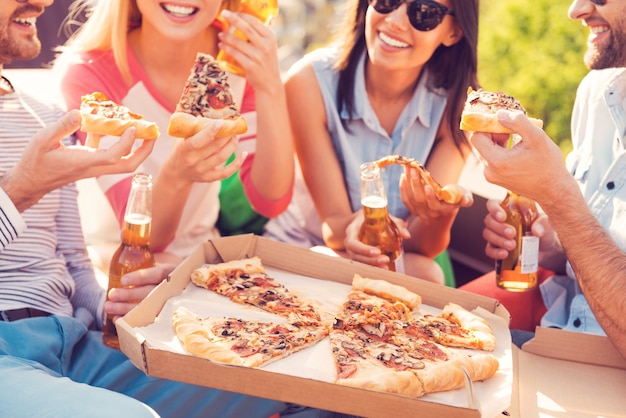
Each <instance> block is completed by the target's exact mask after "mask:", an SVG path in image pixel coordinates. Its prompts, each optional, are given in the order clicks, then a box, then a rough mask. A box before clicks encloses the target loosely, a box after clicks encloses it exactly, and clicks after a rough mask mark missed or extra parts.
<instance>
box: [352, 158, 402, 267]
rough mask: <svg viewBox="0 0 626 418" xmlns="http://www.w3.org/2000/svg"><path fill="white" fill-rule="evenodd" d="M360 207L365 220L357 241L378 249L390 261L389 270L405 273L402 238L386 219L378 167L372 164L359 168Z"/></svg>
mask: <svg viewBox="0 0 626 418" xmlns="http://www.w3.org/2000/svg"><path fill="white" fill-rule="evenodd" d="M361 206H362V210H363V216H364V218H365V219H364V220H363V224H362V225H361V228H360V229H359V235H358V238H359V241H361V242H363V243H364V244H368V245H372V246H375V247H378V248H380V250H381V252H382V254H384V255H386V256H388V257H389V264H388V268H389V270H391V271H397V272H404V265H403V264H402V238H401V237H400V232H399V231H398V227H397V226H396V224H395V223H394V222H393V221H392V220H391V218H390V217H389V211H388V208H387V196H386V194H385V188H384V186H383V181H382V179H381V177H380V167H379V166H378V164H376V163H375V162H369V163H364V164H362V165H361Z"/></svg>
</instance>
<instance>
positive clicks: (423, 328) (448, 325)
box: [412, 303, 496, 351]
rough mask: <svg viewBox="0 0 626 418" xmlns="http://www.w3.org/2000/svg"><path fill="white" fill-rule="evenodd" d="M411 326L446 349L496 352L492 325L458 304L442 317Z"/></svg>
mask: <svg viewBox="0 0 626 418" xmlns="http://www.w3.org/2000/svg"><path fill="white" fill-rule="evenodd" d="M412 325H413V328H412V330H413V332H417V333H419V334H420V335H421V334H423V333H425V334H427V335H428V336H429V337H430V338H432V339H433V340H434V341H436V342H438V343H439V344H442V345H445V346H447V347H460V348H470V349H474V350H484V351H493V350H494V348H495V346H496V337H495V334H494V333H493V330H492V328H491V326H490V325H489V323H488V322H487V321H485V319H484V318H482V317H480V316H478V315H476V314H474V313H472V312H470V311H468V310H466V309H465V308H463V307H462V306H460V305H457V304H455V303H449V304H447V305H446V306H445V307H444V308H443V310H442V312H441V314H440V315H425V316H422V317H420V318H418V319H417V320H416V321H414V323H413V324H412ZM418 330H419V331H418Z"/></svg>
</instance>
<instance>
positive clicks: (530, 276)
mask: <svg viewBox="0 0 626 418" xmlns="http://www.w3.org/2000/svg"><path fill="white" fill-rule="evenodd" d="M500 206H501V207H502V208H503V209H504V210H505V211H506V223H508V224H509V225H512V226H513V227H514V228H515V230H516V238H517V246H516V247H515V249H514V250H512V251H509V255H508V256H507V257H506V258H505V259H504V260H496V283H497V285H498V287H501V288H503V289H506V290H511V291H514V292H520V291H525V290H530V289H532V288H534V287H535V286H537V269H538V262H539V238H538V237H536V236H534V235H533V234H532V232H531V226H532V224H533V222H534V221H535V219H537V216H538V214H539V213H538V211H537V205H536V204H535V202H534V201H533V200H531V199H527V198H525V197H523V196H520V195H518V194H515V193H513V192H511V191H509V192H507V195H506V197H505V198H504V200H503V201H502V202H501V203H500Z"/></svg>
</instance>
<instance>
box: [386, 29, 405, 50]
mask: <svg viewBox="0 0 626 418" xmlns="http://www.w3.org/2000/svg"><path fill="white" fill-rule="evenodd" d="M378 38H379V39H380V40H381V41H383V43H385V44H387V45H389V46H392V47H394V48H408V47H409V46H410V45H409V44H407V43H406V42H402V41H399V40H397V39H394V38H392V37H390V36H388V35H385V34H384V33H382V32H379V33H378Z"/></svg>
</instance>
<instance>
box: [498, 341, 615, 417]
mask: <svg viewBox="0 0 626 418" xmlns="http://www.w3.org/2000/svg"><path fill="white" fill-rule="evenodd" d="M581 351H582V350H581ZM513 363H514V365H515V373H514V375H515V376H516V378H515V380H514V384H513V387H514V391H513V397H512V399H511V408H509V409H508V410H507V412H508V413H509V415H510V417H512V418H534V417H541V418H550V417H553V418H591V417H624V416H626V396H625V395H626V392H625V391H624V388H626V370H623V369H619V368H612V367H603V366H597V365H591V364H582V363H579V362H573V361H566V360H558V359H555V358H550V357H543V356H540V355H536V354H532V353H529V352H526V351H525V346H524V347H523V349H522V350H519V349H517V348H516V347H514V349H513Z"/></svg>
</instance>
